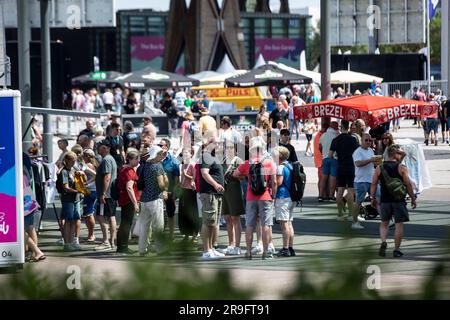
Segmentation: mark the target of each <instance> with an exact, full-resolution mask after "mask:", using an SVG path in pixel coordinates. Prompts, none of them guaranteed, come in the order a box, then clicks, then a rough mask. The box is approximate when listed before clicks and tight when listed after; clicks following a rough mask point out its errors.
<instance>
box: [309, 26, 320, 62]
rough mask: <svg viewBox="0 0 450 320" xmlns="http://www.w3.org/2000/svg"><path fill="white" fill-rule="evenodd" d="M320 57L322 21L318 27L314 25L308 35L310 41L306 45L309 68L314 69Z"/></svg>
mask: <svg viewBox="0 0 450 320" xmlns="http://www.w3.org/2000/svg"><path fill="white" fill-rule="evenodd" d="M319 57H320V21H319V22H318V23H317V26H316V27H314V26H313V27H312V30H310V36H309V37H308V43H307V46H306V61H307V67H308V70H313V69H314V68H315V67H316V65H317V64H318V63H319Z"/></svg>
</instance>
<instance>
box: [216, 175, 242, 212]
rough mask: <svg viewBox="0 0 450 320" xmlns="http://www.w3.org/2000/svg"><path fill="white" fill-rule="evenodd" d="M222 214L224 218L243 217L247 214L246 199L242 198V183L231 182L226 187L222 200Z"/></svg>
mask: <svg viewBox="0 0 450 320" xmlns="http://www.w3.org/2000/svg"><path fill="white" fill-rule="evenodd" d="M222 214H223V215H224V216H228V215H230V216H235V217H238V216H241V215H244V214H245V207H244V198H243V197H242V187H241V182H240V181H237V180H231V181H230V182H228V183H227V186H226V187H225V192H224V193H223V200H222Z"/></svg>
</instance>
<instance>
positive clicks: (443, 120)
mask: <svg viewBox="0 0 450 320" xmlns="http://www.w3.org/2000/svg"><path fill="white" fill-rule="evenodd" d="M440 120H441V129H442V131H448V123H447V119H446V118H441V119H440Z"/></svg>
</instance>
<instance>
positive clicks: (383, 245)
mask: <svg viewBox="0 0 450 320" xmlns="http://www.w3.org/2000/svg"><path fill="white" fill-rule="evenodd" d="M386 249H387V243H386V242H382V243H381V246H380V250H379V251H378V255H379V256H380V257H386Z"/></svg>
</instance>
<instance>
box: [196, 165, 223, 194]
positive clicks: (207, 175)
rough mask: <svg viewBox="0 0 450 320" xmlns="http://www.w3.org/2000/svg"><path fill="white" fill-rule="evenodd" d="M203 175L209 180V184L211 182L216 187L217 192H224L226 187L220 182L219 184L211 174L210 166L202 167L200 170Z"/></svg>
mask: <svg viewBox="0 0 450 320" xmlns="http://www.w3.org/2000/svg"><path fill="white" fill-rule="evenodd" d="M200 172H201V175H202V177H203V179H205V180H206V182H208V184H210V185H211V186H213V187H214V189H216V191H217V192H223V191H224V190H225V189H224V188H223V186H221V185H220V184H218V183H217V182H216V181H215V180H214V179H213V178H212V177H211V175H210V174H209V168H202V169H201V170H200Z"/></svg>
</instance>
